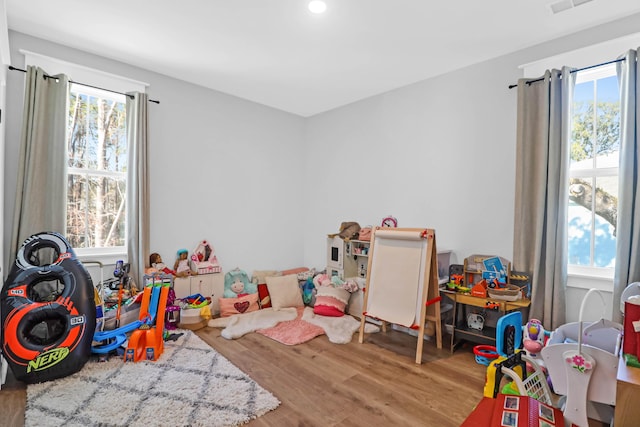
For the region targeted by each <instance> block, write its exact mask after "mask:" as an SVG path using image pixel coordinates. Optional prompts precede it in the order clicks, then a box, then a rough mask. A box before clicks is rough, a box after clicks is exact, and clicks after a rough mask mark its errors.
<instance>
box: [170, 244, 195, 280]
mask: <svg viewBox="0 0 640 427" xmlns="http://www.w3.org/2000/svg"><path fill="white" fill-rule="evenodd" d="M173 269H174V270H175V272H176V276H177V277H185V276H189V275H191V274H193V272H192V271H191V267H190V266H189V252H187V250H186V249H180V250H179V251H178V259H176V262H175V264H174V265H173Z"/></svg>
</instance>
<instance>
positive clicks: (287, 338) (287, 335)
mask: <svg viewBox="0 0 640 427" xmlns="http://www.w3.org/2000/svg"><path fill="white" fill-rule="evenodd" d="M297 311H298V316H297V317H296V318H295V319H293V320H286V321H284V322H280V323H278V324H277V325H276V326H274V327H272V328H266V329H258V330H256V332H257V333H259V334H262V335H264V336H266V337H269V338H271V339H272V340H275V341H278V342H279V343H282V344H286V345H296V344H302V343H304V342H307V341H309V340H311V339H313V338H315V337H317V336H318V335H322V334H324V333H325V332H324V329H323V328H321V327H320V326H316V325H313V324H311V323H309V322H307V321H305V320H302V313H303V312H304V307H298V309H297Z"/></svg>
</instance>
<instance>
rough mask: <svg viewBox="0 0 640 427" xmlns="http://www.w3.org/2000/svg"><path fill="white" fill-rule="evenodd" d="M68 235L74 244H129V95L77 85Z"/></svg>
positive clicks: (72, 100)
mask: <svg viewBox="0 0 640 427" xmlns="http://www.w3.org/2000/svg"><path fill="white" fill-rule="evenodd" d="M67 125H68V138H69V139H68V141H67V142H68V143H67V147H68V172H67V177H68V180H67V238H68V240H69V242H70V243H71V245H72V246H73V247H74V248H85V249H90V248H123V247H124V246H125V241H126V236H125V230H126V192H127V181H126V172H127V138H126V109H125V99H124V96H123V95H118V94H113V93H111V92H107V91H102V90H97V89H93V88H89V87H86V86H82V85H72V86H71V93H70V100H69V115H68V123H67Z"/></svg>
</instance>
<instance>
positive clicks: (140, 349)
mask: <svg viewBox="0 0 640 427" xmlns="http://www.w3.org/2000/svg"><path fill="white" fill-rule="evenodd" d="M154 286H158V285H156V284H153V285H149V286H147V287H146V288H145V290H144V292H145V293H144V295H143V299H142V304H141V306H140V320H143V321H145V324H144V325H142V326H141V327H140V328H138V329H137V330H135V331H133V333H132V334H131V336H130V337H129V343H128V344H127V349H126V350H125V353H124V361H125V362H138V361H140V360H151V361H156V360H158V358H159V357H160V355H161V354H162V352H163V351H164V318H165V310H166V307H167V296H168V295H169V287H170V284H169V283H161V284H160V286H161V291H160V298H159V301H157V310H156V311H155V313H153V312H151V313H149V308H151V309H152V310H153V305H154V304H153V302H154V301H151V300H152V299H153V298H151V295H150V294H151V288H152V287H154ZM154 320H155V321H156V322H155V323H156V324H155V325H152V323H153V321H154Z"/></svg>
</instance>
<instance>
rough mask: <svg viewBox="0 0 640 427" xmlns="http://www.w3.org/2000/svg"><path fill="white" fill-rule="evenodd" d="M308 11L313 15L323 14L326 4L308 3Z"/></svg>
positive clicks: (316, 1) (317, 0)
mask: <svg viewBox="0 0 640 427" xmlns="http://www.w3.org/2000/svg"><path fill="white" fill-rule="evenodd" d="M309 10H310V11H311V12H313V13H324V12H325V10H327V4H326V3H325V2H323V1H322V0H313V1H311V2H309Z"/></svg>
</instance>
